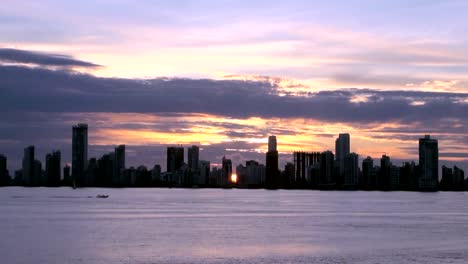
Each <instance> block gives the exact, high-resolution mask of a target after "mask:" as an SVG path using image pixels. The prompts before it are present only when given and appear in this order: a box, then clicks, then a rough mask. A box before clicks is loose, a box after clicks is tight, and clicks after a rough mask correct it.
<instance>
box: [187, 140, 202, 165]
mask: <svg viewBox="0 0 468 264" xmlns="http://www.w3.org/2000/svg"><path fill="white" fill-rule="evenodd" d="M199 152H200V148H199V147H197V146H191V147H189V148H187V159H188V161H187V163H188V166H189V168H190V169H192V171H196V170H198V165H199V164H198V162H199Z"/></svg>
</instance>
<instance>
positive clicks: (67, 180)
mask: <svg viewBox="0 0 468 264" xmlns="http://www.w3.org/2000/svg"><path fill="white" fill-rule="evenodd" d="M71 182H72V179H71V167H70V165H68V164H67V165H65V167H63V181H62V183H63V185H65V186H70V185H71V184H72V183H71Z"/></svg>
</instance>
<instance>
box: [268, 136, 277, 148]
mask: <svg viewBox="0 0 468 264" xmlns="http://www.w3.org/2000/svg"><path fill="white" fill-rule="evenodd" d="M276 147H277V145H276V136H269V137H268V151H277V149H276Z"/></svg>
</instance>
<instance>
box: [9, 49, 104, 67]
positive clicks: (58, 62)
mask: <svg viewBox="0 0 468 264" xmlns="http://www.w3.org/2000/svg"><path fill="white" fill-rule="evenodd" d="M0 62H3V63H15V64H33V65H38V66H58V67H82V68H97V67H101V66H100V65H98V64H94V63H91V62H86V61H81V60H77V59H74V58H73V57H71V56H67V55H61V54H52V53H43V52H35V51H28V50H19V49H9V48H0Z"/></svg>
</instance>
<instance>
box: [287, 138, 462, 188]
mask: <svg viewBox="0 0 468 264" xmlns="http://www.w3.org/2000/svg"><path fill="white" fill-rule="evenodd" d="M282 179H283V186H285V187H287V188H312V189H352V190H353V189H359V190H384V191H387V190H388V191H390V190H408V191H410V190H411V191H436V190H439V189H440V190H464V189H465V188H466V185H467V184H468V182H467V181H465V180H464V171H463V170H461V169H460V168H458V167H456V166H455V167H454V168H453V170H452V169H450V168H447V167H445V166H443V167H442V179H441V181H439V147H438V141H437V140H436V139H433V138H431V137H430V136H429V135H426V136H424V137H423V138H420V139H419V163H418V164H416V163H415V162H405V163H404V164H403V165H401V166H397V165H395V164H393V163H392V161H391V159H390V157H389V156H387V155H382V157H381V158H380V163H377V164H374V159H373V158H371V157H366V158H365V159H363V160H362V163H361V167H359V155H358V154H356V153H353V152H350V135H349V134H340V135H339V136H338V138H337V139H336V142H335V153H333V152H331V151H324V152H294V153H293V162H292V163H287V164H286V166H285V170H284V172H283V175H282Z"/></svg>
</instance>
